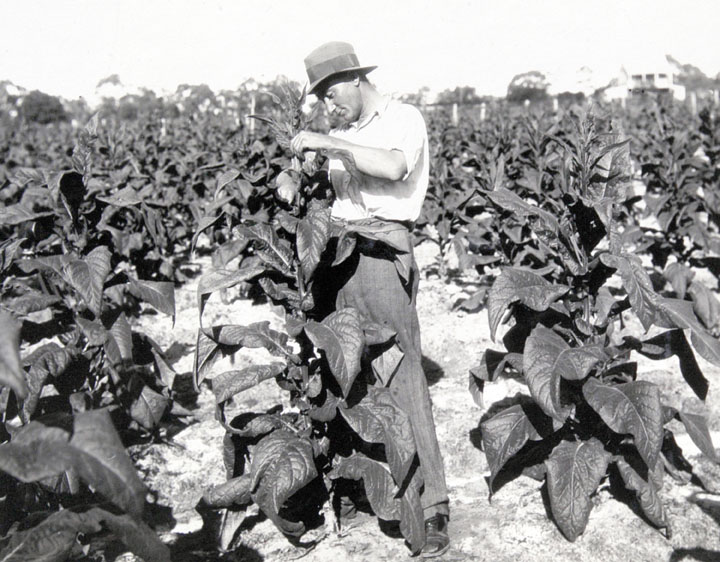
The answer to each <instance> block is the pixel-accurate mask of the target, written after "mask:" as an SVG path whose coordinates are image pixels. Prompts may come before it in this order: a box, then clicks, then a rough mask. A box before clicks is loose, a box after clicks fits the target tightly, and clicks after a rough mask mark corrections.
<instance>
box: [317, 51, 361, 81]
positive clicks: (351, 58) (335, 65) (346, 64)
mask: <svg viewBox="0 0 720 562" xmlns="http://www.w3.org/2000/svg"><path fill="white" fill-rule="evenodd" d="M358 66H360V63H359V62H358V58H357V56H356V55H355V54H354V53H346V54H342V55H338V56H336V57H333V58H331V59H327V60H324V61H322V62H319V63H317V64H314V65H312V66H310V67H308V68H307V74H308V78H309V79H310V82H315V81H316V80H321V79H322V78H326V77H327V76H330V75H331V74H336V73H338V72H344V71H346V70H350V69H351V68H355V67H358Z"/></svg>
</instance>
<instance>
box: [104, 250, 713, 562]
mask: <svg viewBox="0 0 720 562" xmlns="http://www.w3.org/2000/svg"><path fill="white" fill-rule="evenodd" d="M416 256H417V259H418V263H419V265H420V266H421V269H422V270H427V266H428V265H429V264H431V263H432V261H433V259H434V258H435V255H434V252H433V248H432V247H431V246H427V245H422V246H420V247H419V248H417V249H416ZM200 263H207V261H203V262H200ZM196 267H199V266H196ZM196 280H197V278H196ZM468 291H472V286H466V285H465V284H463V283H462V282H459V281H457V280H456V281H453V282H450V283H446V282H444V281H442V280H440V279H438V278H437V277H432V276H430V277H428V278H424V279H423V280H422V281H421V285H420V293H419V298H418V312H419V315H420V324H421V329H422V338H423V354H424V359H425V370H426V375H427V376H428V380H429V382H430V392H431V396H432V400H433V405H434V414H435V421H436V424H437V432H438V437H439V441H440V446H441V448H442V452H443V456H444V460H445V470H446V474H447V480H448V486H449V492H450V501H451V522H450V535H451V540H452V547H451V549H450V550H449V552H448V553H447V554H446V555H444V556H443V557H442V558H440V560H447V561H450V560H452V561H459V560H468V561H474V560H477V561H482V560H488V561H490V560H492V561H493V562H505V561H508V562H522V561H526V560H527V561H530V560H532V561H545V560H548V561H549V560H553V561H555V562H564V561H568V562H570V561H572V562H583V561H590V560H593V561H594V560H604V561H608V562H621V561H622V562H625V561H627V560H633V561H648V562H650V561H653V562H654V561H673V562H674V561H681V560H688V561H690V560H699V561H710V560H720V467H717V466H715V465H713V464H712V463H710V462H709V461H707V460H705V459H704V458H702V457H701V455H700V453H699V451H698V449H697V448H696V447H695V446H694V445H693V444H692V442H691V440H690V439H689V438H688V436H687V434H686V433H685V432H684V428H683V426H682V425H680V424H677V426H674V427H673V429H674V430H675V431H676V435H678V437H677V439H678V442H679V444H680V445H681V447H682V449H683V451H684V453H685V456H686V457H687V458H688V459H689V460H690V461H691V462H693V463H694V464H695V467H696V473H697V476H698V478H699V481H696V482H695V483H693V482H688V483H679V482H676V481H674V480H672V479H671V478H670V477H669V476H667V475H666V478H665V483H664V487H663V491H662V494H663V499H664V505H665V509H666V511H667V514H668V518H669V520H670V523H671V526H672V531H673V533H672V537H671V538H670V539H668V538H666V537H665V535H664V533H662V532H660V531H658V530H656V529H655V528H653V527H652V526H651V525H650V524H648V523H647V522H646V521H645V520H644V519H643V518H642V517H641V516H640V515H639V514H638V512H637V509H636V508H635V506H634V505H633V503H632V501H629V500H628V499H627V498H618V497H616V496H615V495H613V494H612V493H611V490H610V489H609V487H608V486H607V485H604V487H602V488H601V489H600V490H599V491H598V493H597V494H596V495H595V496H594V509H593V511H592V513H591V514H590V521H589V523H588V525H587V529H586V531H585V533H584V534H583V535H582V536H581V537H580V538H579V539H578V540H577V541H575V542H574V543H570V542H568V541H567V540H566V539H565V538H564V537H563V536H562V535H561V533H560V531H559V530H558V528H557V527H556V526H555V524H554V523H553V522H552V521H551V520H550V519H549V518H548V513H549V505H548V504H547V501H546V493H545V490H544V486H543V485H542V483H540V482H536V481H535V480H532V479H530V478H527V477H519V478H517V479H515V480H512V481H510V482H509V483H507V484H506V485H504V486H503V487H502V488H501V489H500V490H499V491H497V493H496V494H495V495H494V496H493V497H492V500H490V499H489V497H488V486H487V482H486V478H487V476H488V475H489V471H488V465H487V462H486V460H485V455H484V454H483V452H482V451H481V450H480V449H479V437H478V432H477V428H478V424H479V421H480V419H481V416H482V415H483V412H484V410H482V409H481V408H480V407H478V406H477V405H476V404H475V403H474V402H473V400H472V398H471V395H470V393H469V391H468V369H469V368H470V367H472V366H474V365H475V364H476V363H477V362H478V359H479V357H480V355H481V353H482V352H483V350H485V349H486V348H488V347H494V348H495V349H502V347H501V345H499V344H493V343H492V342H491V341H490V338H489V330H488V322H487V313H486V311H484V310H483V311H481V312H479V313H474V314H471V313H466V312H462V311H458V310H455V309H454V308H453V303H454V302H456V301H457V299H459V298H461V297H462V296H468V295H469V294H470V293H469V292H468ZM176 299H177V309H178V313H177V319H176V322H175V325H174V327H173V325H172V322H171V321H170V320H169V319H167V318H164V317H161V316H143V317H142V319H141V322H140V323H141V325H142V327H141V329H142V330H144V331H145V332H146V333H149V334H150V335H152V336H153V337H154V338H156V340H157V341H158V342H159V343H160V344H161V345H162V346H163V347H164V348H166V349H167V348H170V357H171V359H172V360H174V361H175V363H174V367H175V369H176V370H177V372H178V373H179V374H180V376H181V377H185V378H188V377H189V373H190V372H191V370H192V363H193V349H194V345H195V339H196V335H197V327H198V317H197V305H196V294H195V286H194V284H193V283H190V284H188V285H186V286H184V287H182V288H181V289H179V290H178V291H177V294H176ZM259 320H270V321H271V322H273V323H276V324H277V325H278V326H279V325H280V324H281V321H280V319H279V317H278V316H277V315H276V313H275V312H274V311H273V310H272V309H271V307H269V306H267V305H253V304H252V303H250V302H249V301H247V300H243V299H232V295H230V298H229V300H228V301H227V302H223V301H222V300H221V298H220V296H219V295H213V296H212V297H211V299H210V301H209V303H208V306H207V309H206V313H205V321H206V322H207V324H208V325H213V324H219V323H241V324H247V323H250V322H254V321H259ZM262 356H263V352H258V351H255V350H243V351H241V352H240V353H239V354H238V356H236V358H235V361H234V368H238V367H241V366H243V365H245V364H251V363H253V362H257V361H260V360H262ZM636 359H637V360H638V361H639V369H638V370H639V372H640V373H641V374H640V378H641V379H644V380H652V381H655V382H657V383H658V384H659V385H660V386H661V389H662V392H663V395H664V398H665V401H666V402H668V403H670V404H671V405H675V406H680V405H682V404H683V403H687V401H690V400H692V397H693V394H692V391H691V390H690V388H689V387H688V385H687V384H686V383H685V382H684V380H683V379H682V377H681V375H680V373H679V371H678V369H677V363H676V360H675V359H669V360H666V361H662V362H656V361H650V360H646V359H644V358H642V357H638V358H636ZM698 361H699V362H700V364H701V367H703V368H704V373H705V376H706V377H707V379H708V380H709V381H710V394H709V397H708V400H707V409H708V411H709V413H710V425H711V432H712V435H713V438H714V442H715V444H716V445H717V444H718V443H720V419H718V418H719V417H720V416H718V413H719V412H720V369H718V368H716V367H713V366H711V365H709V364H707V363H705V362H703V361H702V359H700V358H698ZM229 366H230V364H229V363H226V364H225V365H222V364H221V365H218V367H217V369H216V372H217V373H220V372H222V371H223V370H225V368H227V367H229ZM517 392H526V389H525V387H524V386H523V385H522V384H521V383H520V382H518V381H513V380H510V381H501V382H497V383H493V384H491V385H488V387H487V391H486V395H485V398H486V407H489V406H491V405H492V403H494V402H497V401H499V400H502V399H503V398H506V397H509V396H513V395H514V394H516V393H517ZM283 400H286V399H285V398H284V397H283V392H282V391H281V390H280V389H279V388H278V387H277V385H276V384H275V383H274V381H267V382H264V383H262V384H261V385H259V386H258V387H256V388H254V389H252V390H249V391H247V392H246V393H244V394H243V395H242V399H241V400H238V403H237V407H238V409H240V410H243V411H251V410H252V411H262V410H264V409H266V408H269V407H271V406H273V405H275V404H279V403H282V402H283ZM213 408H214V403H213V396H212V393H211V392H210V391H209V390H208V389H207V388H205V389H203V391H202V393H201V394H200V396H199V398H198V400H197V404H196V406H195V409H194V414H195V421H194V423H192V424H191V425H189V426H188V427H186V428H185V429H183V430H181V431H180V432H179V433H177V434H176V435H174V437H173V439H172V441H171V443H169V444H156V445H149V446H148V445H145V446H138V447H135V448H134V449H132V455H133V458H134V460H135V462H136V465H137V467H138V469H139V470H140V471H141V473H142V475H143V477H144V480H145V482H146V483H147V485H148V487H149V488H150V489H151V490H153V491H154V492H155V493H156V494H157V496H158V503H159V504H161V505H164V506H168V507H169V508H171V510H172V515H173V518H174V520H175V521H174V524H173V525H172V526H171V528H168V529H167V532H165V533H164V534H163V535H162V538H163V540H164V541H165V542H167V543H168V544H169V545H170V546H171V549H172V551H173V560H178V561H183V562H184V561H201V560H203V561H204V560H228V561H240V560H247V561H256V560H267V561H287V560H296V559H300V558H303V559H305V560H317V561H328V562H330V561H332V562H339V561H341V560H342V561H345V560H348V561H394V560H404V559H408V558H409V554H408V550H407V549H406V547H405V546H404V544H403V540H402V538H398V537H397V536H395V535H394V534H393V533H391V532H387V528H386V526H381V525H380V524H379V522H378V520H377V518H375V517H374V516H371V515H368V514H365V513H362V512H360V513H359V514H358V516H357V517H356V518H355V519H353V520H351V521H350V522H349V525H348V526H346V527H345V528H343V529H342V530H341V531H340V532H339V533H338V532H336V531H334V530H333V529H332V526H331V525H330V524H326V525H325V526H323V527H320V528H318V529H314V530H312V531H310V532H309V533H308V534H306V535H305V536H304V537H303V539H302V543H303V544H302V545H301V546H294V545H292V544H291V543H289V542H288V540H287V539H285V538H284V537H283V536H282V535H281V534H280V533H279V531H277V529H276V528H275V527H274V526H273V524H272V523H271V522H270V521H269V520H267V519H265V518H264V517H263V516H262V514H259V513H258V511H257V509H256V508H255V507H254V506H253V507H251V508H250V509H248V511H247V513H246V514H245V519H244V522H243V524H242V527H241V534H240V539H239V540H240V546H239V547H237V548H236V549H235V550H234V551H232V552H228V553H225V554H213V552H215V549H214V547H213V545H212V544H211V539H210V538H208V536H207V535H205V534H203V533H202V532H201V527H202V520H201V518H200V516H199V515H198V513H197V512H196V511H195V509H194V508H195V505H196V504H197V502H198V500H199V499H200V497H201V495H202V493H203V490H205V489H206V488H207V487H208V486H209V485H211V484H213V483H220V482H223V481H224V480H225V475H224V469H223V466H222V460H221V443H222V437H223V429H222V428H221V427H220V425H219V423H218V422H216V421H215V419H214V417H213V415H214V411H213ZM673 423H674V422H673ZM700 482H702V483H704V486H705V489H703V487H701V486H700V485H699V483H700ZM131 559H132V557H130V558H128V556H120V557H119V558H118V559H117V560H131ZM148 562H149V561H148Z"/></svg>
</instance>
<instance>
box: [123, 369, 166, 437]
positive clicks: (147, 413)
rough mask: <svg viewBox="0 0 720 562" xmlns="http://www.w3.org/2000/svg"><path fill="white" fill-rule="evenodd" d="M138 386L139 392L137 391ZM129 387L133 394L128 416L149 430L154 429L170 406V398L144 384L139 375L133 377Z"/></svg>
mask: <svg viewBox="0 0 720 562" xmlns="http://www.w3.org/2000/svg"><path fill="white" fill-rule="evenodd" d="M138 387H139V388H140V392H138V391H137V388H138ZM131 388H132V390H133V394H134V396H133V400H132V403H131V404H130V417H131V418H132V419H133V420H135V421H136V422H137V423H139V424H140V425H141V426H142V427H144V428H145V429H147V430H149V431H151V430H153V429H155V428H156V427H158V426H159V425H160V421H161V420H162V417H163V416H164V415H165V412H167V410H168V408H169V407H170V400H169V399H168V398H167V397H166V396H163V395H162V394H160V393H159V392H156V391H154V390H153V389H152V388H150V387H149V386H148V385H146V384H144V383H143V382H142V380H141V379H140V378H139V377H137V378H134V379H133V384H132V385H131Z"/></svg>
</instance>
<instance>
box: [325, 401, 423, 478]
mask: <svg viewBox="0 0 720 562" xmlns="http://www.w3.org/2000/svg"><path fill="white" fill-rule="evenodd" d="M339 409H340V413H341V414H342V416H343V418H345V421H347V423H348V425H349V426H350V427H351V428H352V429H353V430H354V431H355V432H356V433H357V434H358V435H359V436H360V437H361V438H362V439H363V440H364V441H367V442H368V443H382V444H384V445H385V454H386V455H387V460H388V464H389V465H390V471H391V472H392V475H393V477H394V478H395V482H396V483H397V484H398V485H399V486H401V485H402V484H403V483H404V482H405V478H406V476H407V475H408V472H409V471H410V466H411V464H412V462H413V459H414V457H415V453H416V449H415V439H414V437H413V432H412V427H411V426H410V419H409V418H408V416H407V414H406V413H405V412H403V411H402V410H401V409H400V407H399V406H398V405H397V403H396V402H395V400H394V399H393V397H392V394H391V393H390V390H388V389H387V388H376V387H369V388H368V389H367V394H366V395H365V396H363V398H362V399H361V400H360V401H359V402H358V403H357V404H354V405H352V406H343V405H341V406H340V408H339Z"/></svg>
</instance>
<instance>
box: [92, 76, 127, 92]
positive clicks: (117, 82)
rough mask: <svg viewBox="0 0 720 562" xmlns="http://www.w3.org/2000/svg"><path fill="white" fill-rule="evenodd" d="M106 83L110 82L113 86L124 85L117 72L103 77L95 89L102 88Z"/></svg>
mask: <svg viewBox="0 0 720 562" xmlns="http://www.w3.org/2000/svg"><path fill="white" fill-rule="evenodd" d="M105 84H109V85H111V86H122V85H123V84H122V81H121V80H120V77H119V76H118V75H117V74H111V75H110V76H107V77H106V78H103V79H102V80H100V81H99V82H98V83H97V85H96V86H95V89H96V90H97V89H99V88H102V87H103V86H104V85H105Z"/></svg>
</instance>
